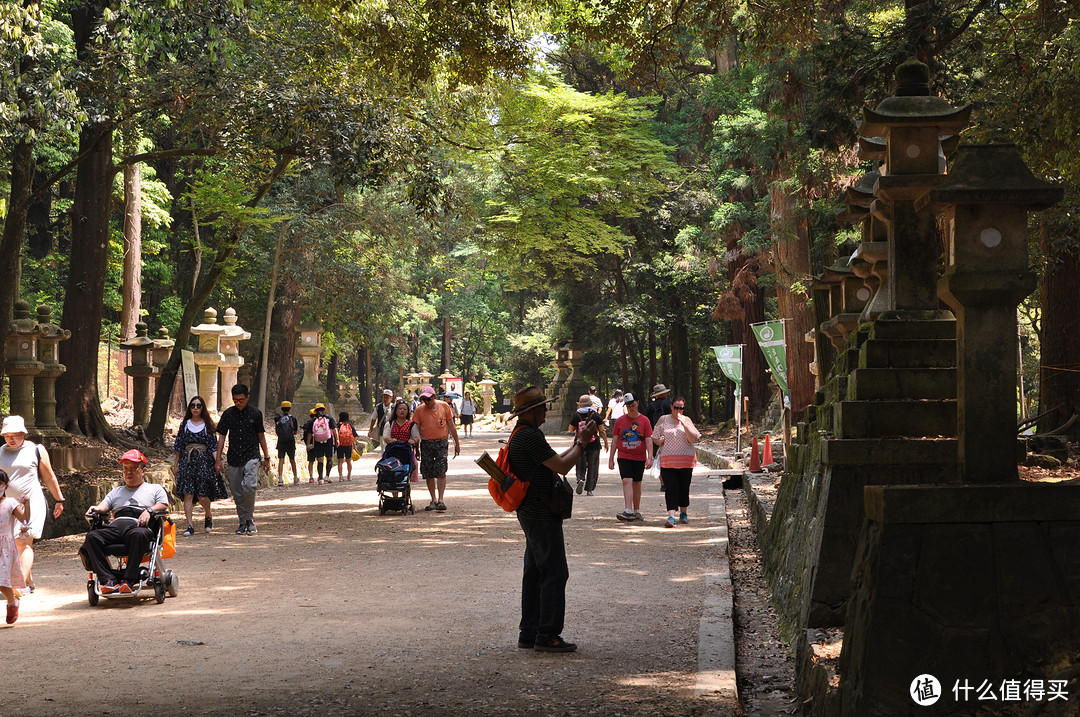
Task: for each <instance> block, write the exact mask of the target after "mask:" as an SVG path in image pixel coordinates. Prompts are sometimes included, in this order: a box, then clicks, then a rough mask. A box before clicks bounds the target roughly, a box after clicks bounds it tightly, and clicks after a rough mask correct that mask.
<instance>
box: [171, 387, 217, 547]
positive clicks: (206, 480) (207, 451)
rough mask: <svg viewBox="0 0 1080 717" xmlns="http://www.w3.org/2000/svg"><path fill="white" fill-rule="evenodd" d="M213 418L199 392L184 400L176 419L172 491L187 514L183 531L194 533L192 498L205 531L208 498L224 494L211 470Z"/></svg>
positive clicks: (211, 523) (208, 518) (208, 521)
mask: <svg viewBox="0 0 1080 717" xmlns="http://www.w3.org/2000/svg"><path fill="white" fill-rule="evenodd" d="M215 428H216V427H215V426H214V418H213V416H211V415H210V412H209V411H207V410H206V401H204V400H203V398H202V396H195V397H194V398H192V399H191V400H190V401H188V407H187V412H186V413H185V414H184V420H182V421H180V430H178V431H177V432H176V441H175V442H174V443H173V450H174V451H176V459H175V460H174V461H173V465H172V470H173V476H174V477H175V478H176V493H177V494H178V495H182V496H184V514H185V515H186V516H187V530H185V531H184V533H183V534H184V535H187V536H191V535H194V534H195V525H194V523H192V513H193V512H194V510H195V501H196V500H198V501H199V505H201V506H202V509H203V530H204V531H206V532H207V533H209V532H210V530H211V529H212V528H213V527H214V518H213V515H211V512H210V501H213V500H220V499H222V498H228V497H229V495H228V493H227V492H226V491H224V490H222V489H224V487H225V486H224V481H222V484H223V485H222V486H221V487H220V488H219V487H218V472H217V471H216V470H214V452H215V451H217V444H218V441H217V434H216V433H215V432H214V429H215Z"/></svg>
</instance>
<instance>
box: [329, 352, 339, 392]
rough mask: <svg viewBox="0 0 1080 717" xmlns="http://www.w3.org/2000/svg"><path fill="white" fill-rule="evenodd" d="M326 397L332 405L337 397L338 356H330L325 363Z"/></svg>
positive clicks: (333, 354)
mask: <svg viewBox="0 0 1080 717" xmlns="http://www.w3.org/2000/svg"><path fill="white" fill-rule="evenodd" d="M326 397H327V398H328V399H330V402H331V403H333V402H335V401H337V397H338V355H337V354H336V353H332V354H330V360H329V361H327V362H326Z"/></svg>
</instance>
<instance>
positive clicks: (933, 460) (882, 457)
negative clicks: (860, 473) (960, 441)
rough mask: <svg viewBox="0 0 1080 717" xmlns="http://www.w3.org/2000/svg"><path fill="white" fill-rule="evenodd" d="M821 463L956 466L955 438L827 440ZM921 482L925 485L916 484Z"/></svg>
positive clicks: (822, 443) (823, 445)
mask: <svg viewBox="0 0 1080 717" xmlns="http://www.w3.org/2000/svg"><path fill="white" fill-rule="evenodd" d="M821 460H822V462H823V463H827V464H829V465H846V466H863V465H880V464H889V465H897V466H925V465H941V466H945V465H955V464H956V439H955V438H936V437H935V438H912V437H905V438H827V439H824V440H822V442H821ZM915 482H921V481H915Z"/></svg>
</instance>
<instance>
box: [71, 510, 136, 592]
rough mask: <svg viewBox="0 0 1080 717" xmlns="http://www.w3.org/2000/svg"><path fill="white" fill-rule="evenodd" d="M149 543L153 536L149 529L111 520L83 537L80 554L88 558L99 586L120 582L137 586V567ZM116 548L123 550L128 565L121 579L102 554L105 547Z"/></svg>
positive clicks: (130, 521) (126, 521) (132, 521)
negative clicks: (124, 547)
mask: <svg viewBox="0 0 1080 717" xmlns="http://www.w3.org/2000/svg"><path fill="white" fill-rule="evenodd" d="M152 539H153V533H151V532H150V528H144V527H142V526H140V525H139V524H138V523H137V522H135V521H134V520H114V521H113V522H112V523H110V524H109V525H106V526H105V527H104V528H98V529H97V530H91V531H90V532H89V533H87V534H86V540H85V541H83V545H82V548H81V550H82V551H83V552H85V553H86V556H87V558H89V560H90V565H91V566H92V567H93V570H94V572H95V573H97V576H98V581H99V582H101V583H106V582H108V581H109V580H121V579H122V580H124V582H126V583H128V584H129V585H134V584H135V583H137V582H139V564H140V563H141V562H142V558H143V556H144V555H146V553H147V551H148V550H149V549H150V541H151V540H152ZM117 544H123V545H125V546H126V547H127V558H128V562H127V569H126V570H125V571H124V573H123V575H120V574H118V573H116V571H114V570H113V569H112V566H111V565H109V558H108V556H107V555H106V553H105V547H106V546H108V545H117Z"/></svg>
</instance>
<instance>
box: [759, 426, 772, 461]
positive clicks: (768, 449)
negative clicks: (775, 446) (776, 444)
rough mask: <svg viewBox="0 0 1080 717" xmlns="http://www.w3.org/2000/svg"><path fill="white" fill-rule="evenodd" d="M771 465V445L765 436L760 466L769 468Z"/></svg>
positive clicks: (767, 436) (766, 435) (767, 435)
mask: <svg viewBox="0 0 1080 717" xmlns="http://www.w3.org/2000/svg"><path fill="white" fill-rule="evenodd" d="M772 464H773V459H772V444H770V443H769V434H768V433H766V434H765V451H764V452H763V453H762V454H761V465H763V466H771V465H772Z"/></svg>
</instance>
